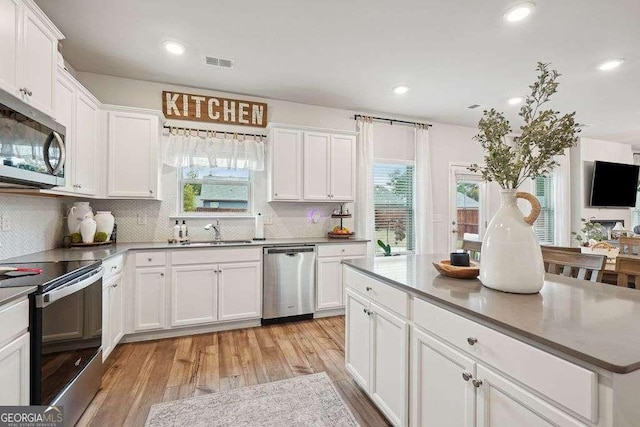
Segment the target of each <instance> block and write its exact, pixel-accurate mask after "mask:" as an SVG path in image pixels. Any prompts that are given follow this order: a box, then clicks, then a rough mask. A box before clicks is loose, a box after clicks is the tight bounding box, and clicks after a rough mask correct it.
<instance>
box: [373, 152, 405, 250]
mask: <svg viewBox="0 0 640 427" xmlns="http://www.w3.org/2000/svg"><path fill="white" fill-rule="evenodd" d="M377 164H383V165H397V166H411V167H413V177H412V180H411V191H412V193H413V196H412V197H413V203H412V206H411V218H412V221H411V225H412V227H411V234H412V236H413V239H412V240H413V244H414V248H413V249H411V250H409V249H407V250H406V251H402V252H392V253H391V255H392V256H393V255H413V254H415V252H416V250H415V241H416V204H415V196H416V162H415V160H404V159H386V158H379V157H376V158H374V159H373V169H375V166H376V165H377ZM371 173H372V175H373V170H372V171H371ZM373 191H374V195H373V211H374V218H373V230H374V234H375V229H376V223H375V221H376V220H375V207H376V197H375V182H374V189H373ZM407 238H408V237H407ZM373 245H374V250H373V253H374V256H376V257H379V256H384V254H382V253H379V252H378V249H379V246H378V241H377V240H376V241H375V242H373Z"/></svg>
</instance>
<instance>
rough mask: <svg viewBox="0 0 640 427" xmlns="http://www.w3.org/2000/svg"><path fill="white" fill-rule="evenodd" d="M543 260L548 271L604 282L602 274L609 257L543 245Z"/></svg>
mask: <svg viewBox="0 0 640 427" xmlns="http://www.w3.org/2000/svg"><path fill="white" fill-rule="evenodd" d="M542 260H543V261H544V269H545V271H546V272H547V273H550V274H559V275H562V276H567V277H574V278H576V279H581V280H589V281H591V282H602V274H603V271H604V267H605V264H606V262H607V257H606V256H604V255H591V254H581V253H576V252H568V251H562V250H556V249H550V248H546V247H543V248H542Z"/></svg>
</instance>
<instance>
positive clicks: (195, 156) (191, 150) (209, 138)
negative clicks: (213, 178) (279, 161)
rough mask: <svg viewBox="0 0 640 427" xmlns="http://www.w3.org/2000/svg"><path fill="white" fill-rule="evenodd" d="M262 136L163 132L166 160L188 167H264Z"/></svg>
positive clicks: (189, 131) (167, 162) (205, 132)
mask: <svg viewBox="0 0 640 427" xmlns="http://www.w3.org/2000/svg"><path fill="white" fill-rule="evenodd" d="M264 150H265V142H264V140H263V138H261V137H252V136H242V135H237V134H224V133H215V132H209V131H194V130H188V129H187V130H178V129H171V130H170V131H169V132H168V133H165V134H164V135H163V162H164V163H165V164H166V165H169V166H172V167H175V168H179V167H185V166H202V167H219V168H229V169H246V170H254V171H263V170H264Z"/></svg>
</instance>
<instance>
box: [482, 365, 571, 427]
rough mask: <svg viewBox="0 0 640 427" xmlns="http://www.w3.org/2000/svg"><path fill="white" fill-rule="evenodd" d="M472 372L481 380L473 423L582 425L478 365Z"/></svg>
mask: <svg viewBox="0 0 640 427" xmlns="http://www.w3.org/2000/svg"><path fill="white" fill-rule="evenodd" d="M532 368H535V367H532ZM476 376H477V379H478V380H480V381H482V383H481V384H479V387H478V389H477V405H478V416H477V421H476V426H477V427H503V426H504V427H507V426H518V427H540V426H560V427H565V426H571V427H577V426H583V425H584V424H582V423H580V422H578V421H577V420H575V419H573V418H571V417H570V416H569V415H567V414H565V413H563V412H561V411H560V410H558V409H557V408H555V407H553V406H551V405H550V404H548V403H547V402H545V401H543V400H542V399H540V398H539V397H537V396H535V395H533V394H531V393H529V392H528V391H525V390H524V389H522V388H520V387H519V386H517V385H515V384H514V383H512V382H511V381H509V380H507V379H506V378H504V377H502V376H501V375H499V374H497V373H496V372H493V371H492V370H490V369H487V368H485V367H484V366H482V365H478V367H477V375H476Z"/></svg>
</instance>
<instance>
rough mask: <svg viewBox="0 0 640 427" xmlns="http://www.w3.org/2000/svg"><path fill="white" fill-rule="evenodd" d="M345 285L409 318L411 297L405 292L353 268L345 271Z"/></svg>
mask: <svg viewBox="0 0 640 427" xmlns="http://www.w3.org/2000/svg"><path fill="white" fill-rule="evenodd" d="M344 283H345V286H346V287H348V288H351V289H353V290H355V291H357V292H359V293H360V294H362V295H365V296H367V297H368V298H370V299H371V300H373V301H375V302H377V303H380V304H382V305H384V306H386V307H387V308H390V309H391V310H393V311H395V312H396V313H398V314H400V315H402V316H404V317H405V318H407V317H409V295H407V294H406V293H405V292H403V291H401V290H399V289H396V288H394V287H392V286H391V285H387V284H385V283H382V282H379V281H377V280H375V279H372V278H370V277H368V276H365V275H364V274H362V273H359V272H357V271H355V270H353V269H351V268H346V269H345V275H344Z"/></svg>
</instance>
